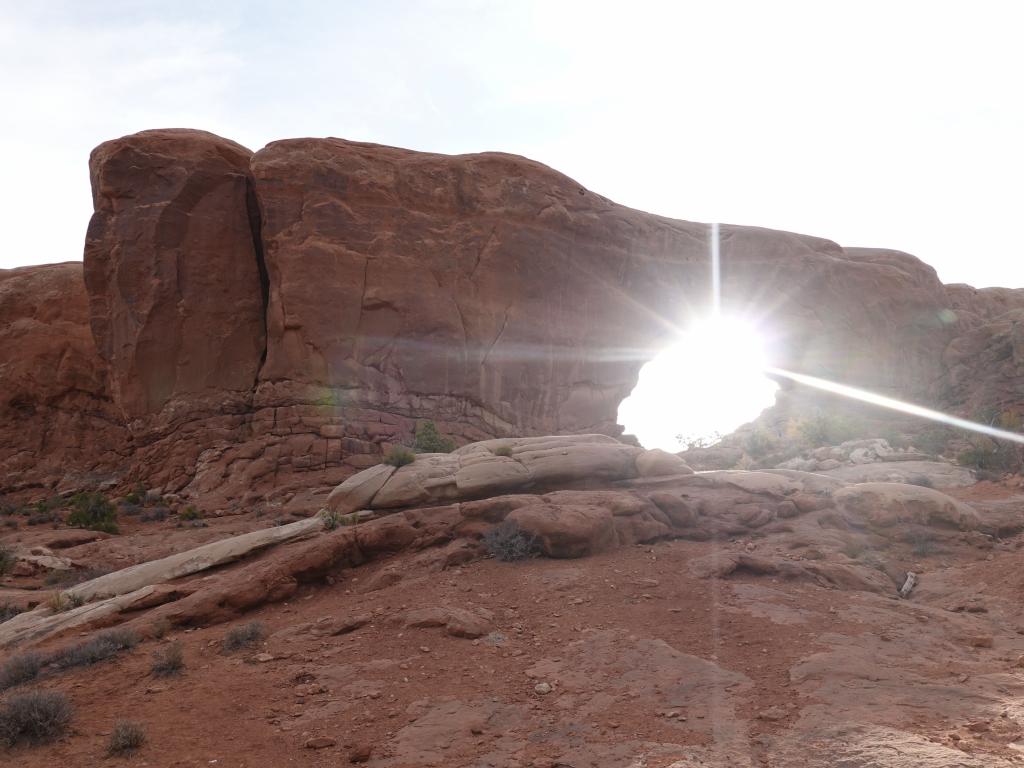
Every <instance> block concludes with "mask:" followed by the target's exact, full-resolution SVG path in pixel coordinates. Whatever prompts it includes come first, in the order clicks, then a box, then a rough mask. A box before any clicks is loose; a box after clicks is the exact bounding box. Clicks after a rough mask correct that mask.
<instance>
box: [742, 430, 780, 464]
mask: <svg viewBox="0 0 1024 768" xmlns="http://www.w3.org/2000/svg"><path fill="white" fill-rule="evenodd" d="M778 445H779V441H778V439H777V438H776V437H775V436H774V435H773V434H772V433H771V432H769V431H768V430H766V429H764V428H758V429H755V430H753V431H752V432H751V433H750V434H748V435H747V438H746V440H744V441H743V449H744V450H745V451H746V452H747V453H748V454H750V456H752V457H753V458H755V459H757V458H760V457H762V456H765V455H767V454H769V453H771V452H772V451H774V450H775V449H776V448H777V447H778Z"/></svg>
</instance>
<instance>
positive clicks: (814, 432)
mask: <svg viewBox="0 0 1024 768" xmlns="http://www.w3.org/2000/svg"><path fill="white" fill-rule="evenodd" d="M796 431H797V434H798V435H799V437H800V438H801V439H802V440H803V441H804V442H805V443H806V444H807V445H808V446H810V447H812V448H817V447H820V446H826V445H839V444H840V443H845V442H846V441H847V440H852V439H853V438H855V437H856V436H857V429H856V426H855V425H854V424H853V422H851V421H850V420H849V419H847V418H846V417H845V416H839V415H836V414H831V413H825V412H823V411H819V412H818V413H816V414H814V415H813V416H810V417H808V418H806V419H801V420H800V421H799V422H797V425H796Z"/></svg>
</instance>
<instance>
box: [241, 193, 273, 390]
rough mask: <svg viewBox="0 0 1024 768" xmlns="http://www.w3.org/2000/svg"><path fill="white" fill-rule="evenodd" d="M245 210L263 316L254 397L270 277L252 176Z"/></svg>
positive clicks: (266, 336)
mask: <svg viewBox="0 0 1024 768" xmlns="http://www.w3.org/2000/svg"><path fill="white" fill-rule="evenodd" d="M245 208H246V213H247V214H248V216H249V231H250V232H251V233H252V247H253V252H254V253H255V254H256V269H257V270H258V271H259V277H260V302H261V307H262V315H263V351H262V352H261V353H260V362H259V364H258V365H257V366H256V376H255V378H254V379H253V384H252V392H253V395H254V396H255V394H256V387H257V386H259V383H260V374H261V373H262V372H263V365H264V363H266V362H267V347H268V345H269V341H270V330H269V328H268V327H267V313H268V311H269V308H270V275H269V273H268V272H267V260H266V258H265V256H264V253H263V219H262V216H261V215H260V201H259V197H258V196H257V195H256V184H255V182H254V181H253V178H252V176H251V175H250V176H248V177H247V179H246V189H245Z"/></svg>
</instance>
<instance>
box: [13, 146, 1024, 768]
mask: <svg viewBox="0 0 1024 768" xmlns="http://www.w3.org/2000/svg"><path fill="white" fill-rule="evenodd" d="M90 171H91V175H92V187H93V195H94V208H95V213H94V215H93V218H92V221H91V223H90V226H89V230H88V234H87V238H86V246H85V258H84V263H82V264H78V263H66V264H56V265H47V266H41V267H26V268H21V269H15V270H5V271H0V756H2V758H3V761H4V764H5V765H7V764H10V765H19V766H29V767H31V768H42V766H51V765H56V764H61V765H67V766H69V767H74V766H87V765H88V766H92V765H95V764H97V763H100V762H109V763H110V764H120V763H123V764H126V765H159V766H164V765H166V766H183V767H184V766H195V765H207V766H209V765H216V766H230V767H232V768H234V767H236V766H237V767H241V766H249V767H250V768H257V767H260V766H279V765H281V766H283V765H308V766H337V765H347V764H368V765H371V766H380V767H381V768H421V767H427V766H467V767H469V766H473V767H474V768H483V767H484V766H492V767H493V768H504V767H505V766H524V767H529V768H582V767H583V766H599V767H603V766H608V767H609V768H611V767H613V766H616V767H617V766H627V767H629V768H689V766H707V767H708V768H715V767H716V766H720V767H725V766H729V767H730V768H732V767H733V766H738V767H739V768H744V767H745V766H749V767H750V768H763V767H770V768H774V767H776V766H778V767H779V768H782V767H786V768H790V767H793V768H803V767H806V768H818V767H819V766H820V767H821V768H824V767H825V766H840V765H841V766H845V768H910V767H911V766H915V767H916V766H933V767H934V768H940V767H941V768H945V767H947V766H950V767H951V766H959V767H961V768H981V767H982V766H985V767H989V766H991V767H994V768H999V767H1000V766H1011V765H1016V764H1018V763H1020V762H1022V761H1024V709H1022V707H1021V705H1020V701H1021V700H1022V694H1024V613H1022V610H1021V607H1020V606H1021V601H1020V592H1021V590H1022V589H1024V576H1021V574H1022V573H1024V571H1022V569H1021V563H1022V557H1024V555H1022V553H1021V549H1022V547H1024V478H1022V475H1021V474H1020V470H1021V458H1022V457H1021V453H1020V450H1019V449H1017V448H1016V447H1014V446H1008V445H1004V444H1002V443H996V442H995V441H991V440H989V439H988V438H978V437H972V436H970V435H967V434H965V433H962V432H955V431H952V430H949V429H947V428H943V427H937V426H934V425H932V426H929V425H924V424H922V423H920V422H915V421H914V420H911V419H907V418H905V417H899V418H896V417H893V416H891V415H887V414H884V413H881V412H878V411H871V410H869V409H866V408H865V407H863V406H852V405H848V404H842V403H837V402H836V401H835V400H834V399H830V398H829V397H827V396H824V395H820V394H813V393H809V392H805V391H802V390H800V389H799V388H797V387H794V386H791V385H786V384H783V388H782V389H781V390H780V393H779V396H778V400H777V402H776V405H775V406H773V407H772V408H769V409H768V410H766V411H765V412H764V413H763V414H762V416H761V417H760V418H758V419H757V420H756V421H755V422H753V423H752V424H748V425H745V426H744V427H742V428H741V429H740V430H737V432H736V433H734V434H733V435H729V436H726V437H725V438H724V439H723V440H721V441H720V442H718V443H716V444H715V445H711V446H696V445H695V446H693V447H692V448H691V449H690V450H687V451H685V452H681V453H680V454H671V453H666V452H663V451H658V450H645V449H644V448H642V447H640V446H638V445H637V444H636V441H635V440H633V439H631V438H630V437H629V436H623V435H622V434H621V432H622V427H620V426H619V425H617V424H616V423H615V418H616V409H617V406H618V404H619V402H620V401H621V400H622V398H623V397H625V396H626V395H627V394H628V393H629V392H630V391H631V389H632V387H633V386H634V384H635V383H636V380H637V373H638V370H639V368H640V367H641V366H642V364H643V363H644V362H645V361H647V360H649V359H650V358H651V357H652V356H653V355H654V354H655V353H656V352H657V351H658V349H659V348H660V347H661V346H662V345H663V344H664V343H665V341H666V340H667V339H669V338H671V335H672V333H673V330H674V327H675V325H674V324H676V323H684V322H685V321H686V320H687V318H688V317H689V316H690V315H698V314H700V313H701V312H702V311H703V310H704V309H706V305H707V302H708V299H709V296H708V286H709V284H710V274H709V260H708V249H709V240H708V238H709V232H708V228H707V227H706V226H705V225H701V224H694V223H690V222H683V221H677V220H670V219H666V218H663V217H658V216H655V215H652V214H647V213H643V212H639V211H634V210H631V209H626V208H623V207H621V206H618V205H616V204H614V203H612V202H611V201H609V200H607V199H605V198H603V197H600V196H599V195H596V194H594V193H592V192H590V191H589V190H586V189H584V188H582V187H580V186H579V185H578V184H576V183H575V182H573V181H572V180H571V179H568V178H566V177H564V176H562V175H560V174H558V173H557V172H555V171H553V170H551V169H549V168H546V167H544V166H542V165H540V164H538V163H534V162H531V161H528V160H525V159H523V158H519V157H513V156H509V155H502V154H497V153H487V154H481V155H467V156H454V157H453V156H440V155H429V154H423V153H416V152H411V151H407V150H402V149H396V148H392V147H382V146H377V145H369V144H360V143H355V142H348V141H344V140H340V139H298V140H288V141H281V142H275V143H272V144H270V145H268V146H267V147H265V148H263V149H262V150H260V151H258V152H256V153H252V152H250V151H249V150H248V149H246V148H244V147H241V146H239V145H237V144H235V143H233V142H231V141H228V140H226V139H222V138H220V137H217V136H213V135H212V134H208V133H204V132H201V131H188V130H159V131H146V132H143V133H140V134H135V135H133V136H127V137H124V138H121V139H117V140H114V141H111V142H107V143H105V144H103V145H101V146H100V147H98V148H97V149H96V150H95V151H94V152H93V155H92V157H91V162H90ZM721 249H722V264H723V274H722V284H723V296H722V298H723V304H724V306H725V307H726V309H727V311H729V312H731V313H733V314H738V315H741V316H743V317H746V318H748V319H751V320H753V321H755V322H756V323H757V324H758V326H759V327H760V328H761V329H762V331H763V332H765V334H766V335H767V336H768V337H769V339H770V341H771V343H772V349H771V350H770V358H771V363H772V364H773V365H775V366H778V367H781V368H786V369H790V370H795V371H799V372H802V373H806V374H811V375H815V376H821V377H824V378H828V379H833V380H836V381H841V382H843V383H846V384H851V385H857V386H861V387H865V388H869V389H872V390H873V391H877V392H879V393H882V394H887V395H890V396H895V397H900V398H904V399H908V400H913V401H915V402H919V403H923V404H926V405H931V406H934V407H939V408H942V409H945V410H948V411H950V412H953V413H957V414H960V415H964V416H967V417H969V418H973V419H975V420H978V421H983V422H985V423H987V424H990V425H994V426H998V427H1000V428H1003V429H1009V430H1014V431H1020V428H1021V418H1022V413H1024V399H1022V397H1021V393H1022V391H1024V389H1022V388H1024V330H1022V329H1024V325H1022V323H1021V319H1022V316H1021V313H1022V312H1024V292H1022V291H1021V290H1011V289H984V290H977V289H974V288H971V287H969V286H946V285H943V284H941V282H939V280H938V279H937V277H936V275H935V273H934V271H933V270H932V269H931V268H930V267H928V266H927V265H925V264H924V263H922V262H921V261H919V260H918V259H916V258H915V257H913V256H910V255H908V254H903V253H898V252H894V251H886V250H876V249H857V248H842V247H840V246H839V245H837V244H835V243H832V242H830V241H827V240H822V239H819V238H812V237H806V236H801V235H795V234H789V233H783V232H773V231H769V230H762V229H755V228H748V227H732V226H726V227H722V242H721ZM408 446H415V447H416V448H417V451H416V452H413V451H411V450H409V448H408ZM33 697H35V698H33ZM19 718H20V719H19ZM47 718H49V719H47Z"/></svg>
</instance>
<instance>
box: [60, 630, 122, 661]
mask: <svg viewBox="0 0 1024 768" xmlns="http://www.w3.org/2000/svg"><path fill="white" fill-rule="evenodd" d="M138 642H139V636H138V635H137V634H135V632H133V631H132V630H130V629H123V628H118V629H108V630H105V631H103V632H100V633H99V634H97V635H96V636H95V637H92V638H90V639H89V640H86V641H85V642H84V643H77V644H76V645H71V646H68V647H66V648H62V649H60V650H59V651H56V652H55V653H54V654H53V655H52V656H51V657H50V663H52V664H53V665H54V666H55V667H57V668H58V669H71V668H73V667H88V666H91V665H92V664H97V663H99V662H101V661H105V660H107V659H109V658H110V657H112V656H114V655H115V654H117V653H119V652H120V651H125V650H129V649H131V648H134V647H135V646H136V645H138Z"/></svg>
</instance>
